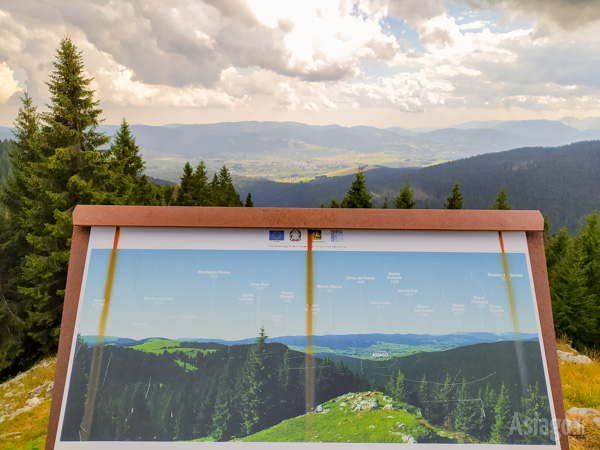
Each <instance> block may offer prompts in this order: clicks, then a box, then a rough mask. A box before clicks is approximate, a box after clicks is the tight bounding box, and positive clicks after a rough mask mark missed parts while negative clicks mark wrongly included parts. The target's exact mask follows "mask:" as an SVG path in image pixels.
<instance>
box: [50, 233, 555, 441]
mask: <svg viewBox="0 0 600 450" xmlns="http://www.w3.org/2000/svg"><path fill="white" fill-rule="evenodd" d="M127 232H128V230H126V229H124V231H123V233H124V235H123V236H122V241H121V242H123V243H125V245H124V246H123V248H119V249H118V250H113V249H112V248H110V246H108V245H104V244H102V243H101V244H100V245H95V243H94V242H95V239H94V236H95V235H94V233H93V234H92V239H91V241H90V244H91V245H90V250H89V253H88V264H87V268H86V277H85V283H84V287H83V290H82V296H81V300H80V312H79V317H78V321H77V326H76V332H77V338H76V342H75V343H74V348H73V352H72V354H73V355H74V356H73V358H72V361H71V366H70V375H69V384H68V387H67V389H66V391H65V392H66V394H65V395H66V402H65V404H66V406H65V407H64V410H63V412H62V422H61V423H62V428H61V432H60V442H59V443H58V444H59V445H60V444H61V443H69V442H73V441H80V440H89V441H113V442H126V441H161V442H181V441H194V442H196V441H202V442H217V443H218V442H244V441H249V442H279V443H286V442H287V443H310V442H320V443H349V442H350V443H359V444H365V445H367V444H377V443H412V444H424V443H428V444H447V443H457V444H479V443H494V444H504V445H511V448H515V447H513V445H514V444H522V445H531V444H542V445H556V442H555V435H554V431H553V429H552V425H551V423H552V418H553V417H552V413H551V406H550V405H551V398H549V394H548V388H547V375H546V371H545V363H544V362H543V360H542V348H541V344H540V334H539V324H538V320H537V314H536V309H535V303H534V302H535V299H534V296H533V294H532V287H531V279H530V269H529V263H528V259H527V254H526V244H525V239H524V235H523V234H521V235H519V234H518V233H516V234H515V233H513V234H512V235H510V236H508V235H507V236H505V238H504V240H505V243H503V244H502V245H505V244H506V246H507V252H506V253H505V252H503V251H501V245H500V243H499V234H498V233H496V232H493V233H484V234H478V235H477V236H476V239H473V236H469V234H468V233H462V234H460V233H459V234H457V233H454V234H452V236H445V235H444V233H439V232H438V233H434V232H423V233H420V234H419V233H417V234H415V233H412V234H408V233H403V232H382V231H379V232H377V231H376V232H364V231H356V230H305V229H302V230H298V229H274V230H244V231H239V230H235V231H233V232H230V233H228V234H226V235H220V236H217V237H216V234H215V233H218V232H214V231H210V230H208V231H206V230H197V231H194V232H192V233H195V234H194V236H195V237H194V239H193V240H192V241H193V242H191V244H190V245H189V246H186V243H185V242H182V241H185V236H184V237H183V238H182V237H174V236H176V233H175V232H174V231H170V234H169V232H158V231H157V232H156V233H157V234H156V235H154V238H156V237H158V236H160V241H161V244H160V248H153V247H156V245H153V243H154V242H156V239H154V238H153V235H149V236H145V237H142V238H141V239H138V240H134V239H132V236H133V237H135V236H134V235H135V230H134V231H131V232H129V234H127ZM446 234H449V233H446ZM128 239H129V241H128ZM500 239H502V236H500ZM470 240H471V241H475V243H470V242H469V241H470ZM97 241H98V242H101V239H98V240H97ZM105 241H106V242H108V241H109V240H105ZM171 241H172V242H173V245H172V248H169V245H170V242H171ZM209 242H210V244H207V243H209ZM128 243H129V244H128ZM132 243H134V244H135V246H137V248H131V247H132V246H133V244H132ZM140 244H141V245H140ZM219 246H221V247H222V248H220V249H219V248H217V247H219ZM236 248H238V249H236ZM239 248H243V249H242V250H240V249H239ZM111 261H112V262H113V264H111ZM108 280H111V282H112V286H111V289H110V292H109V291H107V283H108V282H109V281H108ZM107 292H108V296H107ZM107 298H108V300H107ZM99 330H102V331H103V332H102V333H99ZM528 418H529V419H534V418H535V419H537V420H538V421H543V423H545V424H548V426H547V427H546V428H545V429H544V430H541V432H539V433H536V434H533V433H530V434H527V433H522V432H519V433H517V432H515V431H517V430H516V427H517V425H518V426H521V424H522V423H524V422H523V421H526V420H527V419H528ZM521 431H522V430H521ZM65 448H66V447H65Z"/></svg>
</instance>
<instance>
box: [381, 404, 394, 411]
mask: <svg viewBox="0 0 600 450" xmlns="http://www.w3.org/2000/svg"><path fill="white" fill-rule="evenodd" d="M383 409H385V410H386V411H390V410H393V409H394V407H393V406H392V404H391V403H388V404H387V405H385V406H384V407H383Z"/></svg>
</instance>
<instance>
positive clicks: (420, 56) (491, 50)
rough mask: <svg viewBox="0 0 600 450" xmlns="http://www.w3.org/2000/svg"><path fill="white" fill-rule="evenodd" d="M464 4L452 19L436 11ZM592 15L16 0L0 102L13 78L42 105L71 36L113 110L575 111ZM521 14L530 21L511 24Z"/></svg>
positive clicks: (587, 91)
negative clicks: (61, 46) (500, 20)
mask: <svg viewBox="0 0 600 450" xmlns="http://www.w3.org/2000/svg"><path fill="white" fill-rule="evenodd" d="M465 2H466V3H465ZM465 4H468V5H470V6H471V7H472V8H473V9H472V11H462V13H461V17H460V18H459V17H457V14H455V12H456V11H455V9H453V8H451V9H449V8H448V5H454V6H456V5H459V6H460V5H462V6H465ZM482 9H486V11H485V14H481V11H480V10H482ZM487 10H491V11H492V12H490V11H487ZM499 11H502V13H503V16H504V19H505V22H504V24H503V25H502V26H496V24H494V23H493V19H490V17H493V16H494V15H496V16H498V17H499V16H500V12H499ZM599 11H600V2H598V1H597V0H571V1H566V0H565V1H561V0H455V1H454V2H452V3H449V2H447V1H444V0H335V1H334V0H332V1H327V2H323V1H322V0H286V1H285V2H282V1H281V0H227V1H225V0H203V1H193V0H173V1H170V2H164V1H160V0H147V1H144V2H139V1H137V0H122V1H119V2H106V1H104V0H86V1H80V2H64V1H63V0H47V1H45V2H41V3H40V2H33V1H31V0H21V1H19V2H10V3H9V4H6V5H3V6H2V7H0V102H2V101H4V102H6V101H7V99H8V98H9V97H10V96H12V95H14V94H15V92H18V90H19V89H20V88H21V87H22V86H23V83H25V84H26V87H27V89H28V90H29V92H30V94H31V95H32V97H34V98H36V99H38V101H39V100H40V99H41V100H42V101H47V100H48V99H47V87H46V86H45V84H44V82H45V81H47V80H48V76H49V74H50V73H51V72H52V70H53V67H52V61H53V60H54V58H55V51H56V46H57V44H58V42H59V40H60V39H61V38H62V37H64V36H65V35H70V36H71V37H72V39H73V40H74V42H75V44H76V45H77V46H78V48H79V49H80V50H82V51H83V56H84V62H85V66H86V69H87V71H88V73H89V75H90V76H92V77H94V78H95V81H94V89H96V90H97V92H98V98H100V99H101V100H102V102H103V103H105V102H109V103H111V104H115V105H119V106H131V105H133V106H137V107H143V106H159V107H164V106H184V107H192V108H194V107H196V108H222V109H223V110H226V109H231V108H245V109H250V108H255V109H256V110H261V109H262V110H264V109H270V110H277V111H278V113H279V112H280V111H291V112H302V111H310V112H315V111H316V112H319V111H326V110H335V111H336V112H340V114H341V113H343V112H344V111H351V110H357V109H363V108H392V109H394V110H396V111H426V110H430V108H436V107H442V106H444V107H456V106H460V107H465V106H468V107H474V108H475V107H476V108H498V107H511V106H514V105H517V106H518V107H520V108H527V109H530V110H536V111H537V110H556V109H557V108H565V107H569V108H576V107H578V106H577V105H579V107H585V105H586V103H584V102H588V103H587V104H591V105H597V104H598V99H599V98H600V97H599V92H598V90H599V86H600V61H599V60H600V41H599V40H598V38H597V36H596V34H597V33H596V30H594V27H591V26H586V25H589V24H591V23H593V22H594V21H596V20H600V12H599ZM523 14H526V15H528V16H531V17H532V18H533V19H534V20H533V21H532V22H530V25H527V22H523V21H519V22H515V24H513V23H512V22H511V18H513V17H516V16H517V15H523ZM394 19H395V20H394ZM507 24H508V25H507ZM516 24H518V26H517V25H516ZM513 25H514V26H513ZM394 33H395V35H394ZM15 74H18V75H19V76H18V77H17V78H18V80H19V82H20V83H21V84H20V85H19V82H17V81H16V80H17V78H16V75H15ZM23 74H24V75H23ZM15 83H16V84H15ZM286 117H287V118H290V117H292V116H286ZM340 117H341V115H340ZM257 118H258V116H257Z"/></svg>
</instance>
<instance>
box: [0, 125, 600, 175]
mask: <svg viewBox="0 0 600 450" xmlns="http://www.w3.org/2000/svg"><path fill="white" fill-rule="evenodd" d="M117 129H118V126H116V125H103V126H101V127H100V131H103V132H105V133H106V134H107V135H109V136H113V135H114V134H115V133H116V131H117ZM131 131H132V133H133V135H134V137H135V138H136V141H137V144H138V145H139V146H140V149H141V151H142V154H143V156H144V159H145V160H146V168H147V173H148V174H149V175H151V176H153V177H157V178H163V179H166V180H170V181H178V180H179V177H180V176H181V171H182V167H183V164H184V163H185V161H188V160H189V161H190V163H192V164H197V163H198V162H199V161H200V160H204V161H205V162H206V163H207V166H208V168H209V170H215V171H216V170H218V169H219V168H220V167H221V166H222V165H223V164H226V165H227V167H228V168H229V169H230V170H232V172H234V173H236V174H238V175H243V176H253V177H261V178H268V179H273V180H274V179H277V180H280V179H290V180H297V179H301V178H303V177H308V178H314V177H315V176H318V175H324V174H331V173H333V172H335V171H338V170H342V169H345V168H349V167H355V166H356V165H358V164H362V165H368V164H371V165H379V166H385V167H394V168H399V167H424V166H429V165H431V164H435V163H439V162H445V161H453V160H457V159H461V158H466V157H470V156H475V155H481V154H486V153H493V152H500V151H505V150H510V149H514V148H520V147H532V146H536V147H540V146H561V145H566V144H570V143H573V142H576V141H587V140H595V139H600V118H587V119H582V120H579V119H573V118H568V117H567V118H563V119H561V120H558V121H551V120H524V121H505V122H501V121H486V122H466V123H463V124H459V125H456V126H454V127H451V128H442V129H433V130H408V129H404V128H401V127H392V128H386V129H380V128H375V127H369V126H355V127H342V126H339V125H328V126H316V125H307V124H302V123H296V122H229V123H215V124H193V125H183V124H172V125H166V126H160V127H159V126H147V125H132V126H131ZM9 138H12V133H11V130H10V129H9V128H3V127H0V139H9Z"/></svg>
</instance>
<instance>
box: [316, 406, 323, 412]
mask: <svg viewBox="0 0 600 450" xmlns="http://www.w3.org/2000/svg"><path fill="white" fill-rule="evenodd" d="M315 412H316V413H321V412H323V405H319V406H317V407H316V408H315Z"/></svg>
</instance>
